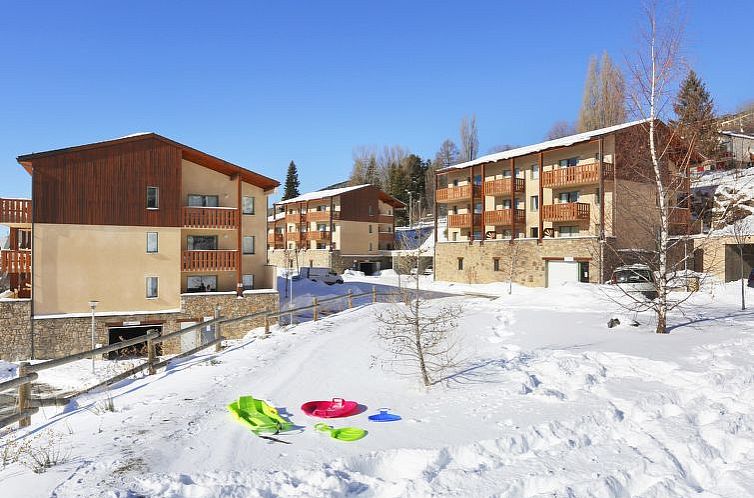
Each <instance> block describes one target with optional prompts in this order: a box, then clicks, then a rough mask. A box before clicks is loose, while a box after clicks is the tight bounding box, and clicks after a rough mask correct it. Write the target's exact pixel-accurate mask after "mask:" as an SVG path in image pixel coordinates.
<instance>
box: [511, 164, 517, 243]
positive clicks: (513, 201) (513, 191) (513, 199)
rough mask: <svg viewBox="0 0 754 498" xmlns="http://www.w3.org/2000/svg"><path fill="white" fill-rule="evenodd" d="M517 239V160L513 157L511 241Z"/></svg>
mask: <svg viewBox="0 0 754 498" xmlns="http://www.w3.org/2000/svg"><path fill="white" fill-rule="evenodd" d="M515 238H516V160H515V159H514V158H512V157H511V240H510V243H511V244H513V239H515Z"/></svg>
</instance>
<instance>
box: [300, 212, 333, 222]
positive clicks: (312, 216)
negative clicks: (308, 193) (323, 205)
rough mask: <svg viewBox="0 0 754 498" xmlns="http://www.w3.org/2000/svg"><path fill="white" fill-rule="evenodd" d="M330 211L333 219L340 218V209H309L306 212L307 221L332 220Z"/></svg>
mask: <svg viewBox="0 0 754 498" xmlns="http://www.w3.org/2000/svg"><path fill="white" fill-rule="evenodd" d="M330 213H332V219H334V220H337V219H340V211H309V212H308V213H306V221H330Z"/></svg>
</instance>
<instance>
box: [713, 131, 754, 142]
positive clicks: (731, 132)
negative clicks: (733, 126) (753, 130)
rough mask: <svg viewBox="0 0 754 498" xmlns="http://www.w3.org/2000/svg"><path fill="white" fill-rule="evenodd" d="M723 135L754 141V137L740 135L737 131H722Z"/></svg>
mask: <svg viewBox="0 0 754 498" xmlns="http://www.w3.org/2000/svg"><path fill="white" fill-rule="evenodd" d="M720 134H721V135H728V136H729V137H736V138H747V139H749V140H754V136H752V135H747V134H745V133H738V132H735V131H721V132H720Z"/></svg>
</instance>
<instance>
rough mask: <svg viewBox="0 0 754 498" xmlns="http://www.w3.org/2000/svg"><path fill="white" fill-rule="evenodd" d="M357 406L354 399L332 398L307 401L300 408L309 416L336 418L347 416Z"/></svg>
mask: <svg viewBox="0 0 754 498" xmlns="http://www.w3.org/2000/svg"><path fill="white" fill-rule="evenodd" d="M358 406H359V404H358V403H356V402H355V401H346V400H344V399H343V398H333V399H332V401H307V402H306V403H304V404H303V405H301V410H302V411H303V412H304V413H306V414H307V415H309V416H310V417H320V418H336V417H347V416H349V415H350V414H351V413H352V412H354V411H356V408H357V407H358Z"/></svg>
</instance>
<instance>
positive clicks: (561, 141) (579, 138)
mask: <svg viewBox="0 0 754 498" xmlns="http://www.w3.org/2000/svg"><path fill="white" fill-rule="evenodd" d="M647 122H649V119H640V120H638V121H631V122H628V123H623V124H619V125H614V126H608V127H607V128H600V129H598V130H592V131H587V132H584V133H578V134H576V135H569V136H567V137H562V138H556V139H555V140H548V141H546V142H540V143H538V144H533V145H527V146H525V147H518V148H516V149H510V150H505V151H503V152H496V153H495V154H488V155H486V156H482V157H478V158H476V159H474V160H473V161H466V162H465V163H460V164H454V165H453V166H448V167H447V168H445V169H442V170H440V171H449V170H452V169H461V168H468V167H469V166H476V165H477V164H482V163H491V162H495V161H501V160H503V159H510V158H513V157H519V156H526V155H528V154H532V153H534V152H539V151H542V150H546V149H551V148H553V147H567V146H569V145H573V144H576V143H579V142H586V141H588V140H591V139H593V138H595V137H598V136H600V135H607V134H609V133H613V132H616V131H618V130H622V129H624V128H630V127H631V126H636V125H638V124H642V123H647Z"/></svg>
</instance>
